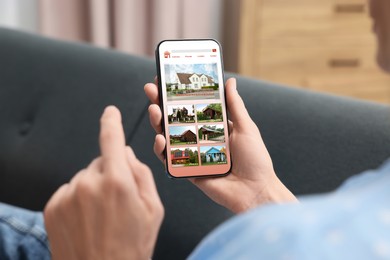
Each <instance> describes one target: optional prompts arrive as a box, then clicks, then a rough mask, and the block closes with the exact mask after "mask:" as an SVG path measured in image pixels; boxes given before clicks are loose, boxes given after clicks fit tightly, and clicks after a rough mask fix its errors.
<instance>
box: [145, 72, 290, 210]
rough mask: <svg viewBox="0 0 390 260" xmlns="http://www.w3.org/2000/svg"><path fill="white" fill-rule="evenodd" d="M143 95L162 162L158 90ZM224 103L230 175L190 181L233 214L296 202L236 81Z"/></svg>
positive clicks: (147, 88)
mask: <svg viewBox="0 0 390 260" xmlns="http://www.w3.org/2000/svg"><path fill="white" fill-rule="evenodd" d="M145 93H146V95H147V96H148V97H149V99H150V101H151V103H152V104H151V105H150V106H149V118H150V122H151V125H152V126H153V128H154V129H155V131H156V133H157V135H156V139H155V143H154V152H155V154H156V155H157V157H158V158H159V159H160V160H161V161H164V160H165V158H164V154H163V151H164V148H165V144H166V140H165V137H164V136H163V135H162V129H161V120H162V113H161V110H160V107H159V105H158V100H159V98H158V89H157V86H156V85H155V84H153V83H148V84H146V85H145ZM226 100H227V105H228V108H229V115H230V120H231V121H229V130H230V136H229V143H230V150H231V155H232V170H231V174H229V175H227V176H225V177H214V178H192V179H190V181H191V182H192V183H194V184H195V185H196V186H198V187H199V188H200V189H201V190H202V191H203V192H204V193H205V194H206V195H207V196H209V197H210V198H211V199H212V200H214V201H215V202H216V203H218V204H220V205H222V206H224V207H226V208H228V209H230V210H231V211H233V212H235V213H239V212H243V211H246V210H248V209H251V208H254V207H256V206H258V205H260V204H264V203H278V202H287V201H296V198H295V196H294V195H293V194H292V193H291V192H290V191H289V190H288V189H287V188H286V187H285V186H284V185H283V183H282V182H281V181H280V180H279V178H278V177H277V176H276V174H275V171H274V169H273V165H272V160H271V158H270V156H269V154H268V151H267V148H266V147H265V145H264V142H263V140H262V138H261V135H260V132H259V130H258V128H257V126H256V124H255V123H254V122H253V121H252V119H251V118H250V116H249V114H248V111H247V110H246V108H245V105H244V102H243V101H242V99H241V97H240V96H239V94H238V92H237V89H236V80H235V79H229V80H228V81H227V82H226Z"/></svg>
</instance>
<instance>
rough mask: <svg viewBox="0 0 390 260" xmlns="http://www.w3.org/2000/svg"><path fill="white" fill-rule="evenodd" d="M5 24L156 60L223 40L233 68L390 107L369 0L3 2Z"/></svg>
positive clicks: (1, 22)
mask: <svg viewBox="0 0 390 260" xmlns="http://www.w3.org/2000/svg"><path fill="white" fill-rule="evenodd" d="M0 26H5V27H10V28H15V29H19V30H25V31H29V32H33V33H38V34H42V35H45V36H48V37H54V38H57V39H63V40H69V41H81V42H88V43H91V44H93V45H95V46H99V47H103V48H114V49H118V50H120V51H123V52H127V53H130V54H135V55H141V56H150V57H152V56H153V53H154V49H155V46H156V45H157V43H158V42H159V41H161V40H163V39H171V38H215V39H217V40H218V41H220V42H221V43H222V46H223V49H224V63H225V69H226V70H228V71H232V72H238V73H240V74H243V75H246V76H251V77H255V78H261V79H266V80H270V81H274V82H278V83H283V84H286V85H289V86H294V87H300V88H307V89H312V90H315V91H323V92H328V93H333V94H336V95H344V96H351V97H355V98H360V99H366V100H371V101H375V102H381V103H388V104H390V78H389V76H388V75H386V74H384V73H383V72H382V71H381V70H380V69H379V68H378V66H377V65H376V62H375V49H376V43H375V37H374V35H373V33H372V30H371V26H372V25H371V20H370V18H369V15H368V6H367V0H321V1H312V0H240V1H239V0H0Z"/></svg>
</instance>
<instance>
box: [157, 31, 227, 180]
mask: <svg viewBox="0 0 390 260" xmlns="http://www.w3.org/2000/svg"><path fill="white" fill-rule="evenodd" d="M156 61H157V71H158V81H159V82H158V84H159V91H160V104H161V110H162V113H163V119H162V126H163V130H164V135H165V138H166V140H167V142H166V149H165V158H166V170H167V172H168V174H169V175H171V176H172V177H176V178H180V177H200V176H214V175H225V174H228V173H229V171H230V168H231V158H230V150H229V132H228V119H227V111H226V101H225V91H224V90H225V88H224V77H223V64H222V53H221V47H220V44H219V43H218V42H217V41H215V40H211V39H210V40H167V41H162V42H160V44H159V45H158V47H157V50H156Z"/></svg>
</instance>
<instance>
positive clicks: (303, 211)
mask: <svg viewBox="0 0 390 260" xmlns="http://www.w3.org/2000/svg"><path fill="white" fill-rule="evenodd" d="M347 187H348V188H347ZM389 187H390V161H388V162H387V164H386V165H385V166H382V167H381V168H379V169H378V170H375V171H370V172H368V173H364V174H362V175H360V176H355V177H353V181H349V182H347V185H342V186H341V188H340V190H336V191H334V192H331V193H327V194H322V195H312V196H305V197H301V198H300V201H301V202H300V203H294V204H293V203H291V204H284V205H265V206H262V207H259V208H256V209H254V210H251V211H249V212H247V213H244V214H241V215H238V216H236V217H233V218H232V219H230V220H229V221H227V222H225V223H223V224H222V225H221V226H219V227H218V228H217V229H216V230H214V231H213V232H212V233H210V234H209V235H208V236H207V237H206V238H205V239H204V240H203V241H202V242H201V243H200V244H199V245H198V247H197V248H196V249H195V250H194V252H193V253H192V254H191V255H190V257H189V259H390V188H389Z"/></svg>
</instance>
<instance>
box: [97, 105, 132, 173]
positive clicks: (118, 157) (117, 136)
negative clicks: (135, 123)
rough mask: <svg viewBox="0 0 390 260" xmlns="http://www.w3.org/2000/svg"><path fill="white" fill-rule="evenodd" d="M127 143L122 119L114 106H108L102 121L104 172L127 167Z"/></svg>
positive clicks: (101, 136) (101, 139)
mask: <svg viewBox="0 0 390 260" xmlns="http://www.w3.org/2000/svg"><path fill="white" fill-rule="evenodd" d="M125 143H126V141H125V134H124V132H123V126H122V117H121V113H120V112H119V110H118V109H117V108H116V107H114V106H108V107H106V109H105V110H104V112H103V115H102V117H101V119H100V136H99V144H100V152H101V155H102V160H103V164H102V165H103V172H104V171H106V170H107V166H108V167H109V169H115V168H118V167H125V166H126V165H127V161H126V160H127V159H126V150H125V147H126V144H125Z"/></svg>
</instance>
